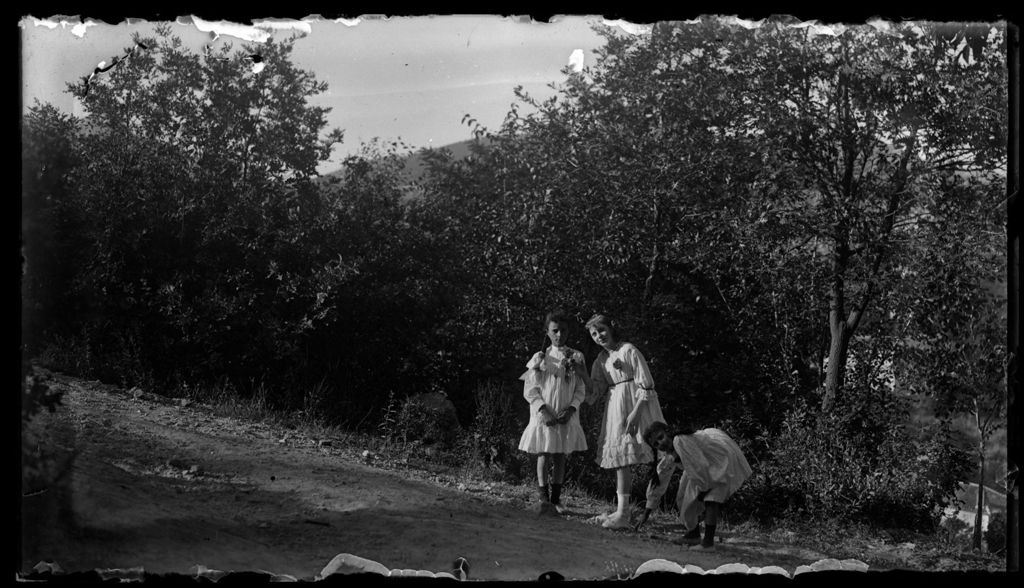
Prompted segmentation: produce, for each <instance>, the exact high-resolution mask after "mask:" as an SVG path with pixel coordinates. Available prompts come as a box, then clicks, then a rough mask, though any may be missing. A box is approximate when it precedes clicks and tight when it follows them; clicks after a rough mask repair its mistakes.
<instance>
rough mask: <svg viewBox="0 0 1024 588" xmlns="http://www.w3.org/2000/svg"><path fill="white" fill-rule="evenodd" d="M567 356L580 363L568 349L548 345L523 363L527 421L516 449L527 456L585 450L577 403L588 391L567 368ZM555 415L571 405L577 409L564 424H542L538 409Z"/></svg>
mask: <svg viewBox="0 0 1024 588" xmlns="http://www.w3.org/2000/svg"><path fill="white" fill-rule="evenodd" d="M567 357H573V358H575V361H578V362H582V361H583V354H582V353H580V352H579V351H576V350H575V349H571V348H569V347H561V348H557V347H554V346H551V347H549V348H548V349H547V351H541V352H538V353H537V354H536V355H534V356H533V357H532V358H531V359H530V361H529V362H528V363H527V364H526V373H524V374H523V375H522V376H520V377H519V379H520V380H523V397H524V398H526V401H527V402H529V403H530V422H529V424H527V425H526V429H525V430H524V431H523V436H522V437H521V438H520V439H519V449H520V450H522V451H526V452H527V453H572V452H573V451H586V450H587V440H586V436H585V435H584V434H583V427H581V426H580V417H579V409H580V404H581V403H582V402H583V400H584V399H585V398H586V394H587V389H586V386H585V385H584V383H583V378H581V377H579V376H578V375H577V374H576V373H575V372H574V371H572V370H567V369H566V359H567ZM545 404H546V405H548V408H550V409H551V411H552V412H553V413H554V414H555V415H557V414H558V412H559V411H560V410H562V409H563V408H567V407H569V406H572V407H574V408H575V409H576V411H575V412H573V414H572V416H571V417H569V420H568V422H566V423H565V424H554V425H551V426H548V425H546V424H544V416H543V415H542V414H541V413H540V412H539V411H540V409H541V407H543V406H544V405H545Z"/></svg>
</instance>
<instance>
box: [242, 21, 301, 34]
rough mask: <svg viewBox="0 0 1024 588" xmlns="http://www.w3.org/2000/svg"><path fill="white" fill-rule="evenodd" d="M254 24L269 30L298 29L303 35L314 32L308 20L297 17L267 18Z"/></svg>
mask: <svg viewBox="0 0 1024 588" xmlns="http://www.w3.org/2000/svg"><path fill="white" fill-rule="evenodd" d="M252 24H253V26H254V27H256V28H258V29H263V30H267V31H298V32H300V33H302V34H303V35H308V34H310V33H312V32H313V27H312V26H311V25H310V24H309V22H308V21H304V20H295V19H283V18H282V19H266V20H257V21H254V22H253V23H252Z"/></svg>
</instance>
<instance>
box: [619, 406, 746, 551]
mask: <svg viewBox="0 0 1024 588" xmlns="http://www.w3.org/2000/svg"><path fill="white" fill-rule="evenodd" d="M644 438H645V439H646V440H647V443H648V444H650V446H651V447H654V448H656V449H657V450H658V451H659V453H660V454H661V459H660V460H659V462H658V465H657V468H656V470H655V471H654V473H653V474H652V475H651V481H650V483H649V484H648V486H647V509H646V510H645V511H644V514H643V516H642V517H641V519H640V522H639V523H637V525H636V528H637V530H639V529H640V527H642V526H643V524H644V523H645V522H647V517H649V516H650V515H651V511H653V510H654V509H655V508H656V507H657V506H658V501H660V500H661V497H662V496H664V495H665V490H667V489H668V484H669V479H670V477H671V475H672V472H673V471H674V470H676V469H681V470H683V475H682V477H681V478H679V490H678V491H677V492H676V503H677V504H678V505H679V518H681V519H682V520H683V525H685V526H686V533H685V534H684V535H683V536H682V537H680V538H679V539H678V540H676V541H675V543H686V544H689V545H694V546H699V547H701V548H704V549H712V548H714V546H715V527H716V526H717V525H718V515H719V514H720V513H721V508H722V503H724V502H725V501H726V500H728V499H729V497H730V496H732V495H733V494H734V493H735V492H736V490H738V489H739V487H740V486H742V485H743V482H745V481H746V480H747V478H749V477H750V473H751V470H750V464H748V463H747V458H746V457H744V456H743V452H742V451H741V450H740V448H739V446H738V445H737V444H736V442H735V441H733V440H732V438H731V437H729V435H727V434H726V433H725V431H722V430H721V429H714V428H709V429H701V430H699V431H694V430H693V429H691V428H688V427H684V428H683V429H681V430H678V431H675V432H674V433H670V432H669V430H668V426H667V425H666V424H665V423H654V424H652V425H651V426H650V427H648V428H647V429H646V431H645V433H644ZM701 511H704V539H703V540H702V539H701V537H700V527H699V526H698V520H697V519H698V517H699V515H700V513H701Z"/></svg>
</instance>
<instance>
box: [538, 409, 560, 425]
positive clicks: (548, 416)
mask: <svg viewBox="0 0 1024 588" xmlns="http://www.w3.org/2000/svg"><path fill="white" fill-rule="evenodd" d="M540 418H541V420H542V421H543V422H544V424H545V425H547V426H549V427H550V426H552V425H556V424H558V417H556V416H555V414H554V413H553V412H551V409H550V408H548V405H546V404H545V405H544V406H543V407H541V409H540Z"/></svg>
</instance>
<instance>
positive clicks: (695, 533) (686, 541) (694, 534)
mask: <svg viewBox="0 0 1024 588" xmlns="http://www.w3.org/2000/svg"><path fill="white" fill-rule="evenodd" d="M672 543H675V544H676V545H697V544H699V543H700V527H699V526H697V527H694V529H693V530H692V531H687V532H686V533H685V534H683V535H682V536H680V537H676V538H675V539H673V540H672Z"/></svg>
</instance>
